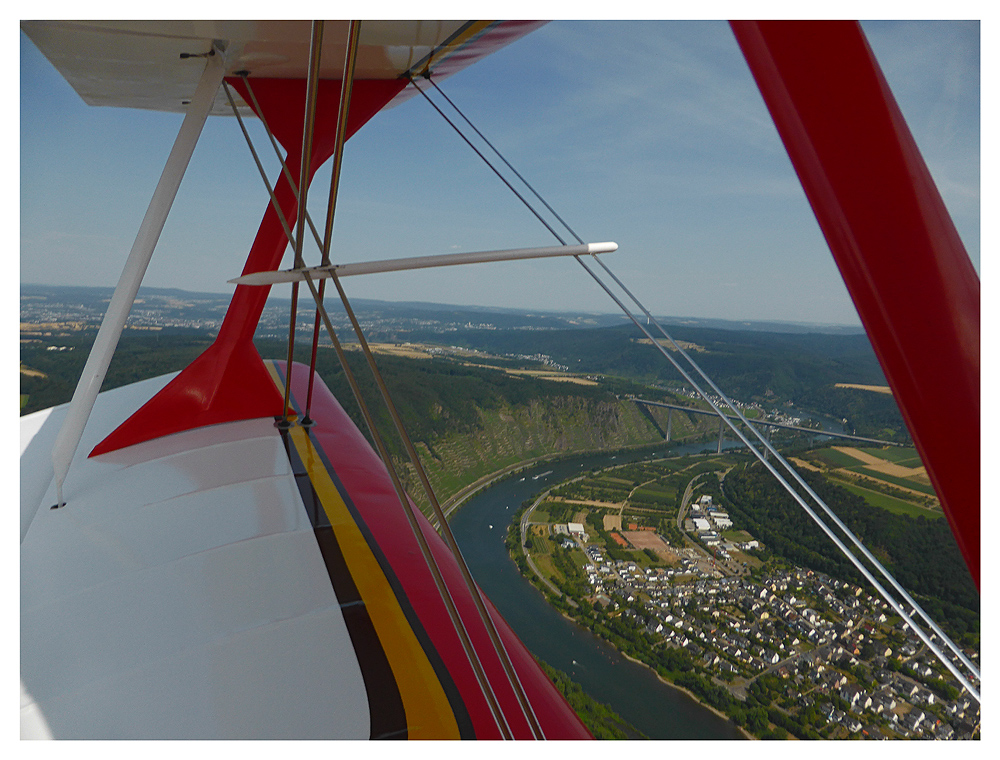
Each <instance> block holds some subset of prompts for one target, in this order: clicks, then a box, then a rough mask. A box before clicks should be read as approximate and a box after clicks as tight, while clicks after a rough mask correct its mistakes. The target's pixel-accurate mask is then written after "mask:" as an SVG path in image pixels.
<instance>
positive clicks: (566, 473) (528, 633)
mask: <svg viewBox="0 0 1000 760" xmlns="http://www.w3.org/2000/svg"><path fill="white" fill-rule="evenodd" d="M643 448H644V449H645V447H643ZM701 448H702V445H701V444H688V445H681V446H677V447H674V446H671V448H670V451H669V453H668V456H670V455H676V454H682V455H683V454H697V453H699V452H700V449H701ZM663 449H664V446H663V443H661V444H660V445H659V447H657V448H656V449H655V450H654V451H653V452H650V451H649V449H645V450H644V451H632V452H630V453H625V454H621V453H619V454H617V455H616V454H614V452H610V453H609V452H604V453H600V454H592V455H590V456H579V455H569V456H566V455H563V456H562V457H560V459H561V460H562V461H551V460H547V463H540V462H536V463H535V464H534V465H533V466H530V467H529V468H527V469H524V472H520V473H517V472H515V470H518V469H523V468H524V466H525V465H524V463H520V464H521V467H520V468H514V467H511V468H505V469H506V470H507V471H506V472H498V473H495V474H494V475H493V476H491V477H490V478H484V479H481V482H478V483H476V484H472V485H471V487H468V488H467V489H466V492H465V493H464V494H462V496H464V497H466V498H464V499H462V498H461V497H460V498H456V499H455V500H454V501H453V502H452V504H451V505H450V506H455V504H456V503H458V502H459V501H460V500H461V501H462V503H463V508H462V509H459V510H457V511H454V510H453V514H452V517H451V519H450V520H449V522H450V524H451V526H452V530H453V531H454V533H455V536H456V539H457V540H458V542H459V545H460V546H461V547H462V551H463V554H464V555H465V557H466V559H467V561H468V563H469V567H470V569H471V570H472V573H473V576H474V577H475V578H476V582H477V584H479V586H480V587H481V588H482V589H483V591H484V592H485V593H486V595H487V596H488V597H489V598H490V600H491V601H492V602H493V603H494V604H495V605H496V607H497V609H498V610H499V611H500V613H501V614H502V615H503V616H504V618H505V619H506V620H507V622H508V623H509V624H510V625H511V627H512V628H513V629H514V631H515V633H516V634H517V635H518V637H519V638H520V639H521V640H522V641H523V642H524V643H525V645H526V646H528V648H529V649H530V650H531V651H532V653H533V654H534V655H535V656H536V657H538V658H540V659H541V660H543V661H545V662H547V663H549V664H550V665H552V666H553V667H554V668H556V669H558V670H561V671H562V672H564V673H566V674H567V675H568V676H569V677H570V678H571V679H572V680H573V681H574V682H576V683H578V684H579V685H580V686H581V687H582V688H583V689H584V690H585V691H586V692H587V693H588V694H589V695H591V696H592V697H593V698H594V699H596V700H598V701H599V702H601V703H604V704H607V705H609V706H611V709H613V710H614V711H615V712H617V713H618V714H619V715H621V716H622V717H623V718H624V719H625V720H627V721H628V722H629V723H631V724H632V725H634V726H635V727H636V728H637V729H639V730H640V731H641V732H642V733H644V734H645V735H646V736H648V737H650V738H651V739H654V740H720V739H744V738H745V737H744V735H743V734H742V733H741V732H740V731H738V730H737V727H736V725H735V724H734V723H732V722H731V721H730V720H729V719H728V718H725V717H722V716H720V715H718V714H717V713H715V712H713V711H712V710H709V709H703V705H702V704H701V703H700V702H698V701H696V700H695V699H692V698H691V697H690V696H689V695H688V694H687V693H684V692H682V691H681V690H680V689H678V688H676V687H675V686H673V685H672V684H670V683H668V682H664V681H662V680H660V679H659V678H657V677H656V674H655V673H653V672H651V671H650V669H649V668H648V667H637V664H636V663H634V662H632V661H630V660H628V659H626V658H625V657H623V656H622V655H621V654H620V652H619V651H618V650H617V649H616V648H614V647H613V646H611V645H610V644H609V643H608V642H607V641H606V640H605V639H603V638H601V637H600V636H596V635H594V634H593V633H591V632H590V631H588V630H587V629H586V628H585V627H583V626H581V625H579V624H578V623H577V622H576V621H574V620H573V619H572V618H568V617H566V616H564V614H563V612H562V610H561V609H560V607H563V606H565V605H564V604H563V605H558V606H557V605H553V604H551V603H550V602H549V601H547V599H546V597H545V595H544V594H543V593H542V592H541V591H539V588H538V586H536V585H535V584H533V583H531V582H530V581H529V580H528V579H529V578H531V576H532V573H531V571H530V570H528V571H527V577H525V575H522V573H521V572H520V571H519V569H518V567H517V566H516V565H515V563H514V562H512V561H511V556H510V552H509V547H508V541H507V537H508V530H507V528H506V527H505V526H507V525H509V524H510V523H511V518H512V517H513V515H514V513H515V512H519V511H520V512H522V513H523V510H520V509H519V506H520V505H522V504H525V502H527V504H526V505H525V506H530V504H531V503H532V502H533V501H535V500H536V499H537V498H538V495H539V492H540V491H545V490H547V489H548V488H550V487H551V486H552V484H554V483H558V482H562V481H564V480H566V479H567V478H573V477H576V476H578V475H579V474H581V473H583V472H586V471H589V470H592V469H594V468H598V469H603V468H605V467H607V466H609V465H618V464H627V463H629V462H630V461H632V462H637V461H641V460H643V459H648V457H649V453H654V456H655V458H660V457H661V456H662V455H663V453H664V452H663ZM512 474H513V475H514V477H510V475H512ZM522 475H524V477H522ZM490 481H492V483H491V485H492V487H486V486H487V484H488V483H490ZM473 492H475V493H473ZM515 522H516V521H515ZM515 530H516V526H515ZM539 585H541V584H539Z"/></svg>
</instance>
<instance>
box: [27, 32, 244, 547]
mask: <svg viewBox="0 0 1000 760" xmlns="http://www.w3.org/2000/svg"><path fill="white" fill-rule="evenodd" d="M224 75H225V64H224V61H223V56H222V54H221V53H220V52H219V51H213V54H211V55H209V56H207V60H206V63H205V71H204V73H203V74H202V75H201V80H200V81H199V82H198V88H197V89H196V90H195V93H194V97H193V98H192V99H191V105H190V106H189V108H188V111H187V114H186V115H185V116H184V121H183V123H182V124H181V128H180V130H179V131H178V133H177V139H176V140H174V147H173V148H172V149H171V151H170V155H169V156H168V157H167V163H166V165H165V166H164V167H163V173H162V174H161V175H160V181H159V182H158V183H157V185H156V190H155V191H154V192H153V197H152V199H151V200H150V202H149V208H148V209H146V215H145V217H143V220H142V224H141V225H140V226H139V232H138V233H137V234H136V237H135V242H134V243H133V244H132V250H131V252H130V253H129V255H128V259H127V260H126V262H125V268H124V269H123V270H122V274H121V277H120V278H119V280H118V286H117V287H116V288H115V292H114V295H113V296H112V297H111V303H110V304H109V305H108V311H107V313H106V314H105V315H104V321H103V322H101V328H100V330H98V332H97V339H96V340H95V341H94V347H93V348H92V349H91V350H90V356H88V357H87V364H86V366H85V367H84V368H83V374H82V375H81V376H80V381H79V382H78V383H77V386H76V391H75V392H74V393H73V400H72V401H70V405H69V410H68V412H67V414H66V420H65V422H63V426H62V428H61V429H60V430H59V435H58V437H57V438H56V443H55V446H54V447H53V448H52V465H53V467H54V470H55V479H56V494H57V497H56V498H57V501H56V504H57V505H62V504H63V492H62V487H63V482H64V481H65V480H66V473H67V472H69V465H70V462H71V461H72V460H73V455H74V454H75V453H76V448H77V446H79V444H80V437H81V436H82V435H83V429H84V427H85V426H86V424H87V419H88V418H89V417H90V413H91V411H93V409H94V401H95V400H96V399H97V394H98V392H99V391H100V390H101V384H102V383H103V382H104V376H105V375H106V374H107V371H108V365H109V364H110V363H111V356H112V355H113V354H114V352H115V348H116V347H117V346H118V339H119V338H120V337H121V334H122V329H123V328H124V327H125V320H126V319H127V318H128V315H129V312H130V311H131V310H132V304H133V302H134V301H135V296H136V293H137V292H138V291H139V283H140V282H142V277H143V275H144V274H145V273H146V267H147V266H148V265H149V259H150V257H151V256H152V255H153V249H154V248H155V247H156V243H157V241H158V240H159V238H160V232H162V231H163V225H164V223H165V222H166V220H167V214H168V213H169V212H170V207H171V206H172V205H173V202H174V197H175V196H176V195H177V188H178V187H179V186H180V184H181V179H182V178H183V177H184V172H185V170H186V169H187V166H188V162H189V161H190V160H191V154H192V153H193V152H194V147H195V145H196V144H197V143H198V138H199V137H200V136H201V130H202V127H204V126H205V119H206V118H208V113H209V111H210V110H211V108H212V105H213V104H214V102H215V94H216V92H217V91H218V89H219V85H220V84H221V83H222V77H223V76H224ZM29 523H30V521H28V523H25V524H24V525H22V527H21V540H22V541H23V540H24V533H25V531H26V530H27V524H29Z"/></svg>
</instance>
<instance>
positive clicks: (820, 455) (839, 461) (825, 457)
mask: <svg viewBox="0 0 1000 760" xmlns="http://www.w3.org/2000/svg"><path fill="white" fill-rule="evenodd" d="M809 456H810V457H812V458H813V459H818V460H819V461H821V462H823V463H824V464H826V465H829V466H830V467H848V468H850V467H856V466H858V465H860V464H861V462H859V461H858V460H857V459H855V458H854V457H852V456H851V455H850V454H844V453H843V452H840V451H834V450H833V449H819V450H818V451H811V452H809Z"/></svg>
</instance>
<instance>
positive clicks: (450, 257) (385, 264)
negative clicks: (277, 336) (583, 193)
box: [229, 243, 618, 285]
mask: <svg viewBox="0 0 1000 760" xmlns="http://www.w3.org/2000/svg"><path fill="white" fill-rule="evenodd" d="M617 250H618V243H584V244H583V245H554V246H550V247H548V248H514V249H510V250H505V251H481V252H479V253H445V254H441V255H439V256H412V257H410V258H406V259H383V260H382V261H359V262H357V263H355V264H328V265H326V266H318V267H308V268H302V269H284V270H281V271H271V272H252V273H251V274H245V275H243V276H242V277H237V278H236V279H234V280H230V281H229V282H231V283H233V284H235V285H274V284H276V283H280V282H296V281H299V280H304V279H306V277H307V276H308V277H309V279H311V280H322V279H323V278H326V277H330V276H331V275H332V274H333V273H334V272H336V274H337V277H350V276H351V275H356V274H375V273H377V272H401V271H404V270H407V269H429V268H431V267H450V266H457V265H458V264H481V263H484V262H489V261H518V260H520V259H541V258H546V257H549V256H585V255H588V254H591V253H611V252H613V251H617Z"/></svg>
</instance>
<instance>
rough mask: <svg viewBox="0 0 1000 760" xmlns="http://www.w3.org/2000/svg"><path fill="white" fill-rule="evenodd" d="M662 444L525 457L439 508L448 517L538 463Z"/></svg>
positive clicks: (492, 474)
mask: <svg viewBox="0 0 1000 760" xmlns="http://www.w3.org/2000/svg"><path fill="white" fill-rule="evenodd" d="M662 446H668V447H669V446H670V443H668V442H666V441H657V442H655V443H641V444H638V445H636V446H625V447H622V448H617V449H588V450H586V451H562V452H560V453H558V454H545V455H543V456H538V457H533V458H532V459H525V460H523V461H520V462H515V463H514V464H510V465H507V466H506V467H504V468H502V469H499V470H496V471H495V472H491V473H490V474H488V475H483V476H482V477H481V478H479V479H477V480H475V481H473V482H472V483H470V484H469V485H467V486H464V487H463V488H461V489H460V490H459V491H458V492H456V493H454V494H452V495H451V496H449V497H448V498H447V499H445V500H444V503H443V504H442V505H441V509H442V510H443V511H444V514H445V517H450V516H451V514H452V513H453V512H455V511H456V510H458V509H460V508H461V506H462V505H463V504H464V503H465V502H467V501H468V500H469V499H471V498H472V497H473V496H475V495H476V494H477V493H479V492H480V491H482V490H483V489H484V488H489V487H490V486H492V485H495V484H496V483H499V482H500V481H501V480H503V479H504V478H508V477H510V476H511V475H516V474H517V473H519V472H521V471H522V470H529V469H531V468H532V467H535V466H537V465H540V464H545V463H547V462H559V461H562V460H564V459H576V458H578V457H588V456H598V455H615V454H618V453H623V452H636V451H642V450H643V449H657V448H660V447H662Z"/></svg>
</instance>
